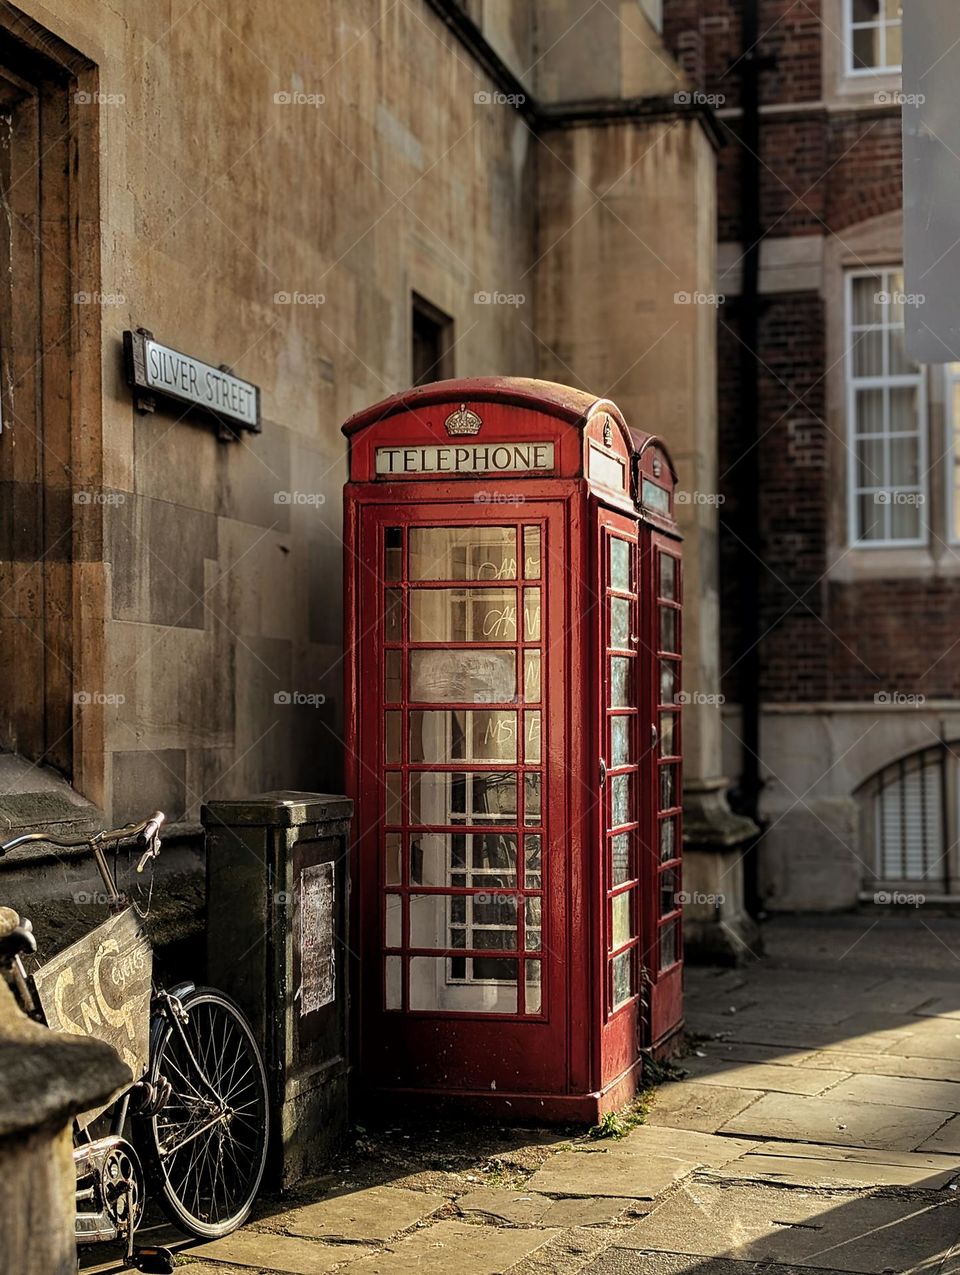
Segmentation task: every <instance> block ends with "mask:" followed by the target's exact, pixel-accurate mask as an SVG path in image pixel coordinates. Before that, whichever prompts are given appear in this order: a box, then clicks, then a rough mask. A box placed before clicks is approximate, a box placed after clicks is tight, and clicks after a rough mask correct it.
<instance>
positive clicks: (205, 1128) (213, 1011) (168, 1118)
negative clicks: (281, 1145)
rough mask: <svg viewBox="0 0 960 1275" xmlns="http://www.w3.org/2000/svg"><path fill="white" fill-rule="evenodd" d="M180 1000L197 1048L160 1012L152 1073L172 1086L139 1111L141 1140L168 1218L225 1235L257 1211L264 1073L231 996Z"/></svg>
mask: <svg viewBox="0 0 960 1275" xmlns="http://www.w3.org/2000/svg"><path fill="white" fill-rule="evenodd" d="M181 1004H182V1005H183V1008H184V1009H185V1010H186V1013H187V1019H186V1022H185V1024H184V1031H185V1033H186V1035H187V1039H188V1041H189V1043H190V1046H191V1050H192V1054H193V1057H192V1058H191V1056H190V1051H188V1050H187V1049H186V1048H185V1046H184V1043H183V1040H182V1038H181V1036H180V1033H179V1031H178V1030H177V1029H176V1028H175V1027H174V1025H173V1024H172V1023H171V1022H169V1021H168V1020H167V1019H166V1018H165V1017H160V1018H158V1019H156V1020H155V1023H154V1030H153V1032H152V1034H151V1049H150V1069H149V1079H150V1081H151V1082H152V1083H153V1084H154V1085H160V1084H161V1083H162V1081H163V1079H166V1080H167V1081H169V1083H170V1085H171V1086H172V1092H171V1094H170V1098H169V1100H168V1101H167V1103H166V1104H165V1105H164V1107H163V1108H162V1109H161V1110H160V1111H159V1112H157V1113H156V1114H155V1115H152V1116H149V1117H141V1118H140V1119H139V1120H138V1122H137V1123H138V1126H139V1137H138V1139H137V1141H138V1143H139V1144H140V1147H141V1151H142V1154H143V1158H144V1161H145V1163H146V1165H147V1168H148V1172H149V1174H150V1178H151V1184H152V1185H153V1187H154V1189H155V1190H156V1191H157V1193H158V1194H159V1197H160V1202H161V1204H162V1206H163V1209H164V1211H165V1213H166V1214H167V1216H168V1218H169V1219H170V1221H171V1222H173V1223H174V1225H175V1226H178V1227H180V1228H181V1230H184V1231H186V1232H188V1233H189V1234H190V1235H194V1236H196V1237H197V1238H198V1239H219V1238H220V1237H222V1236H224V1235H229V1234H230V1232H231V1231H234V1230H236V1229H237V1227H238V1226H241V1225H242V1224H243V1223H244V1222H245V1221H246V1219H247V1218H248V1217H249V1216H250V1211H251V1209H252V1207H253V1202H254V1200H255V1199H256V1195H257V1191H258V1190H259V1188H260V1183H261V1181H262V1179H263V1171H264V1168H265V1166H266V1160H267V1134H268V1123H269V1114H268V1113H269V1105H268V1090H267V1074H266V1070H265V1068H264V1065H263V1059H262V1057H261V1056H260V1050H259V1048H258V1046H257V1042H256V1040H255V1039H254V1036H253V1032H252V1031H251V1030H250V1025H249V1023H248V1022H247V1020H246V1018H245V1017H244V1016H243V1014H242V1012H241V1011H240V1009H239V1007H238V1006H237V1005H236V1004H235V1003H234V1002H233V1001H232V1000H231V999H230V997H229V996H225V995H224V994H223V992H218V991H216V990H215V989H214V988H211V987H197V988H194V989H193V990H192V991H191V992H188V993H187V994H186V995H185V996H184V997H183V998H182V1000H181ZM211 1091H212V1092H211ZM228 1099H229V1101H228ZM217 1101H219V1105H220V1111H219V1112H217V1110H216V1107H217ZM228 1112H229V1113H230V1114H229V1115H228V1114H227V1113H228ZM221 1196H222V1198H221Z"/></svg>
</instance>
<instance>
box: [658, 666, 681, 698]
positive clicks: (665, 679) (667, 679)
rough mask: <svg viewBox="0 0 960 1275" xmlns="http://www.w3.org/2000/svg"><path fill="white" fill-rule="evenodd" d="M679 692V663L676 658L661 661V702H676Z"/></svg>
mask: <svg viewBox="0 0 960 1275" xmlns="http://www.w3.org/2000/svg"><path fill="white" fill-rule="evenodd" d="M676 694H677V664H676V662H675V661H674V660H661V661H660V703H661V704H672V703H674V700H675V697H676Z"/></svg>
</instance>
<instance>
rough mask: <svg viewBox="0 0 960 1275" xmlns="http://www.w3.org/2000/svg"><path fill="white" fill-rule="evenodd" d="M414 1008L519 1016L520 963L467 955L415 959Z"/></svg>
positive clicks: (412, 970) (412, 977) (412, 973)
mask: <svg viewBox="0 0 960 1275" xmlns="http://www.w3.org/2000/svg"><path fill="white" fill-rule="evenodd" d="M410 1008H411V1009H426V1010H430V1009H442V1010H460V1011H463V1012H466V1013H471V1014H515V1013H516V1012H517V961H516V959H504V958H500V959H490V958H487V959H471V958H469V957H464V956H460V957H445V956H414V957H411V959H410Z"/></svg>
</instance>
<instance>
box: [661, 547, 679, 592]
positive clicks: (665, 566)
mask: <svg viewBox="0 0 960 1275" xmlns="http://www.w3.org/2000/svg"><path fill="white" fill-rule="evenodd" d="M660 597H661V598H669V600H670V601H671V602H676V601H677V560H676V558H674V557H672V556H671V555H670V554H669V553H661V554H660Z"/></svg>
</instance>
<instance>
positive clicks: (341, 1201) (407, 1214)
mask: <svg viewBox="0 0 960 1275" xmlns="http://www.w3.org/2000/svg"><path fill="white" fill-rule="evenodd" d="M446 1203H447V1197H446V1196H443V1195H431V1194H428V1193H427V1192H424V1191H408V1190H405V1189H404V1188H402V1187H394V1186H374V1187H368V1188H367V1189H366V1190H358V1191H341V1192H338V1193H336V1194H334V1195H328V1196H325V1197H324V1198H323V1199H322V1200H317V1201H316V1203H314V1204H304V1205H301V1206H300V1207H299V1208H295V1209H287V1210H285V1211H284V1212H282V1213H275V1214H272V1215H269V1216H267V1217H263V1218H261V1219H260V1222H259V1225H261V1226H264V1227H269V1228H270V1229H271V1230H278V1231H286V1232H288V1233H289V1234H291V1235H302V1236H306V1237H307V1238H309V1239H324V1240H330V1239H348V1240H353V1241H357V1240H361V1241H371V1242H373V1241H377V1240H388V1239H390V1238H391V1236H394V1235H397V1234H399V1233H400V1231H405V1230H406V1229H407V1227H409V1226H413V1224H414V1223H415V1222H419V1221H420V1220H421V1219H422V1218H425V1217H429V1216H430V1214H431V1213H435V1212H436V1210H437V1209H439V1208H442V1207H443V1205H444V1204H446Z"/></svg>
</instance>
